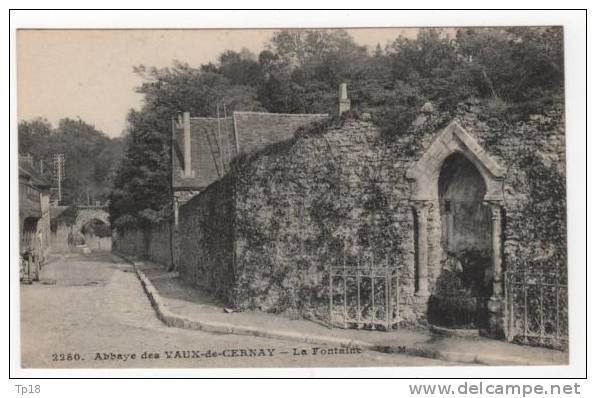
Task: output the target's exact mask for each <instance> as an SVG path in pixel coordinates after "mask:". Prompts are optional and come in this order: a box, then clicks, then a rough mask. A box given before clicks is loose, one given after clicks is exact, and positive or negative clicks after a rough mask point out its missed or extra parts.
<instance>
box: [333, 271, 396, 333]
mask: <svg viewBox="0 0 596 398" xmlns="http://www.w3.org/2000/svg"><path fill="white" fill-rule="evenodd" d="M398 276H399V273H398V268H397V267H394V266H362V265H361V264H360V262H358V263H357V264H356V265H351V266H346V265H345V264H344V265H342V266H331V267H330V268H329V316H330V321H331V325H332V326H337V327H342V328H350V327H355V328H370V329H373V330H374V329H382V330H385V331H391V330H394V329H397V328H398V326H399V278H398Z"/></svg>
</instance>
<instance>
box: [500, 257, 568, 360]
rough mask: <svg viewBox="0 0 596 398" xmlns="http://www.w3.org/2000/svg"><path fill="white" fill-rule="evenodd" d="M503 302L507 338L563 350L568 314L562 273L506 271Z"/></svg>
mask: <svg viewBox="0 0 596 398" xmlns="http://www.w3.org/2000/svg"><path fill="white" fill-rule="evenodd" d="M551 269H553V268H551ZM505 302H506V305H507V308H506V310H507V317H506V322H507V325H506V332H507V339H508V340H509V341H515V342H518V343H522V344H530V345H541V346H547V347H553V348H559V349H566V347H567V344H568V329H567V328H568V315H567V279H566V276H565V273H564V272H552V271H551V272H541V271H526V270H522V271H508V272H506V273H505Z"/></svg>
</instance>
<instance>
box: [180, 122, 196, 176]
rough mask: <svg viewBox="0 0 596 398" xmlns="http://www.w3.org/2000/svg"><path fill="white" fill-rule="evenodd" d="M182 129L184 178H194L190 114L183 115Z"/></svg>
mask: <svg viewBox="0 0 596 398" xmlns="http://www.w3.org/2000/svg"><path fill="white" fill-rule="evenodd" d="M182 128H183V130H184V172H183V176H184V177H187V178H191V177H194V173H193V171H192V151H191V141H190V112H184V113H183V114H182Z"/></svg>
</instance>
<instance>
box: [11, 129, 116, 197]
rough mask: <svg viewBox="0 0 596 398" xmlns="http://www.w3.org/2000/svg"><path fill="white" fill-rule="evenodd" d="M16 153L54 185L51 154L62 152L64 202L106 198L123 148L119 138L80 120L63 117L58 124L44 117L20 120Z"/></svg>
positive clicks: (54, 178)
mask: <svg viewBox="0 0 596 398" xmlns="http://www.w3.org/2000/svg"><path fill="white" fill-rule="evenodd" d="M18 131H19V153H20V154H23V155H25V154H28V155H31V157H32V158H33V160H34V163H35V168H36V169H37V170H39V171H40V172H42V173H43V175H44V177H46V178H47V179H48V180H49V181H51V182H52V184H53V185H54V186H56V185H57V182H56V175H55V170H54V168H53V155H54V154H58V153H61V154H64V180H63V182H62V202H61V204H63V205H74V204H77V203H78V204H87V203H94V202H95V201H100V202H105V201H106V200H107V199H108V197H109V194H110V190H111V185H112V178H113V176H114V172H115V170H116V165H117V163H118V161H119V159H120V155H121V152H122V140H121V139H119V138H115V139H111V138H109V137H108V136H107V135H105V134H104V133H102V132H101V131H98V130H97V129H95V127H93V126H92V125H90V124H87V123H85V122H84V121H82V120H73V119H68V118H67V119H62V120H60V121H59V122H58V126H57V127H55V128H54V127H52V125H51V124H50V123H49V122H48V121H47V120H45V119H33V120H25V121H21V122H20V123H19V126H18Z"/></svg>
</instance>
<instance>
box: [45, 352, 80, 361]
mask: <svg viewBox="0 0 596 398" xmlns="http://www.w3.org/2000/svg"><path fill="white" fill-rule="evenodd" d="M82 360H83V358H82V357H81V355H80V354H78V353H76V352H75V353H66V354H65V353H54V354H52V361H53V362H72V361H82Z"/></svg>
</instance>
